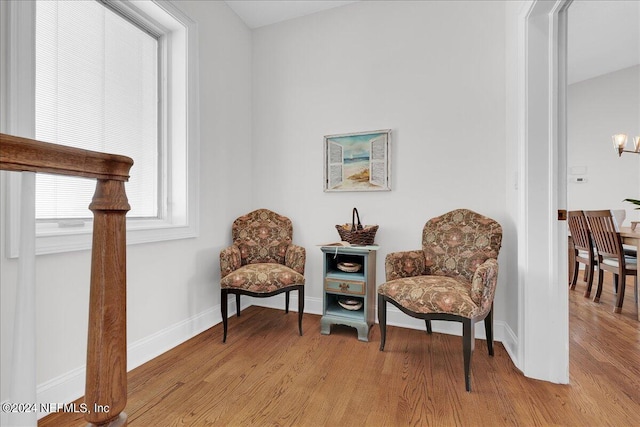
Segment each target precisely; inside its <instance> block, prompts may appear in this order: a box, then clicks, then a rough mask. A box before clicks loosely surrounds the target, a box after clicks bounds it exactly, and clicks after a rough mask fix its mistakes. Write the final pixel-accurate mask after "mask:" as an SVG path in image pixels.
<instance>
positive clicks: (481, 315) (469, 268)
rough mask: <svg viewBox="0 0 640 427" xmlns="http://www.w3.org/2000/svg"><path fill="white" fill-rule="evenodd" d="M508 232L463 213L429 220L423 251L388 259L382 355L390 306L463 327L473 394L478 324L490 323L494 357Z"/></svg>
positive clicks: (381, 309)
mask: <svg viewBox="0 0 640 427" xmlns="http://www.w3.org/2000/svg"><path fill="white" fill-rule="evenodd" d="M501 242H502V227H500V224H498V223H497V222H496V221H494V220H492V219H491V218H487V217H485V216H482V215H480V214H478V213H476V212H473V211H470V210H468V209H458V210H454V211H451V212H449V213H446V214H444V215H442V216H439V217H436V218H433V219H431V220H429V221H428V222H427V223H426V225H425V226H424V229H423V231H422V250H415V251H406V252H395V253H390V254H389V255H387V257H386V259H385V272H386V280H387V281H386V283H384V284H382V285H380V287H379V288H378V320H379V323H380V333H381V341H380V351H383V350H384V346H385V340H386V332H387V331H386V323H387V312H386V310H387V308H386V307H387V302H390V303H391V304H393V305H394V306H396V307H398V308H399V309H400V310H401V311H402V312H404V313H406V314H408V315H409V316H412V317H416V318H420V319H424V320H425V323H426V328H427V333H429V334H431V320H450V321H456V322H461V323H462V326H463V327H462V341H463V353H464V373H465V386H466V389H467V391H471V376H470V366H471V354H472V352H473V347H474V342H475V338H474V325H475V323H476V322H479V321H480V320H484V324H485V329H486V332H487V346H488V348H489V355H491V356H493V316H492V312H493V297H494V295H495V290H496V283H497V279H498V261H497V258H498V252H499V250H500V245H501Z"/></svg>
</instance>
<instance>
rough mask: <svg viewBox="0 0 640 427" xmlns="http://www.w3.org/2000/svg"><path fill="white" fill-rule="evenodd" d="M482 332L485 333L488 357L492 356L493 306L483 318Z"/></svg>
mask: <svg viewBox="0 0 640 427" xmlns="http://www.w3.org/2000/svg"><path fill="white" fill-rule="evenodd" d="M484 330H485V331H486V332H487V348H488V349H489V356H493V305H492V306H491V310H489V314H487V317H485V318H484Z"/></svg>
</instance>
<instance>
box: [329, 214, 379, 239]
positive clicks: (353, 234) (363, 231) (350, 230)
mask: <svg viewBox="0 0 640 427" xmlns="http://www.w3.org/2000/svg"><path fill="white" fill-rule="evenodd" d="M356 218H357V219H358V222H357V223H356ZM336 230H338V234H339V235H340V239H341V240H343V241H345V242H349V243H351V244H352V245H363V246H368V245H373V241H374V240H375V238H376V232H377V231H378V226H377V225H365V226H363V225H362V223H361V222H360V215H359V214H358V209H356V208H353V213H352V215H351V224H339V225H336Z"/></svg>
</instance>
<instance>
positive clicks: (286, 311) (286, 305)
mask: <svg viewBox="0 0 640 427" xmlns="http://www.w3.org/2000/svg"><path fill="white" fill-rule="evenodd" d="M289 292H291V291H287V292H285V294H284V314H287V313H289V296H290V295H289Z"/></svg>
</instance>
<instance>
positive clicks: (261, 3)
mask: <svg viewBox="0 0 640 427" xmlns="http://www.w3.org/2000/svg"><path fill="white" fill-rule="evenodd" d="M356 1H357V0H356ZM356 1H334V0H280V1H274V0H226V3H227V5H229V7H231V9H233V10H234V12H235V13H236V14H237V15H238V16H239V17H240V18H241V19H242V20H243V21H244V22H245V24H246V25H247V26H248V27H249V28H251V29H255V28H259V27H263V26H265V25H271V24H275V23H278V22H282V21H286V20H289V19H294V18H299V17H301V16H305V15H311V14H313V13H317V12H320V11H323V10H327V9H332V8H335V7H341V6H345V5H347V4H350V3H355V2H356ZM638 22H640V1H637V0H628V1H611V0H606V1H595V0H575V1H574V2H573V3H572V4H571V6H570V7H569V34H568V44H569V50H568V66H569V76H568V81H569V83H575V82H578V81H582V80H586V79H589V78H592V77H595V76H599V75H602V74H606V73H610V72H612V71H616V70H620V69H623V68H627V67H630V66H632V65H636V64H640V26H638Z"/></svg>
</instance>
